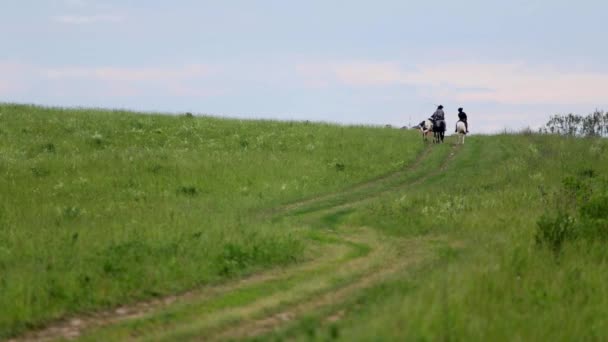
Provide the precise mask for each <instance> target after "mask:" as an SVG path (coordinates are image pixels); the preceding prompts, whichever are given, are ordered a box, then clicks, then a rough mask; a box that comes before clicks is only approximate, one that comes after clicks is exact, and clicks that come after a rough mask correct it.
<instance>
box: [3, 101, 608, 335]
mask: <svg viewBox="0 0 608 342" xmlns="http://www.w3.org/2000/svg"><path fill="white" fill-rule="evenodd" d="M450 139H451V138H448V142H447V143H446V144H443V145H440V146H427V145H424V144H423V143H422V142H421V141H420V137H419V135H418V133H417V132H412V131H403V130H396V129H386V128H374V127H343V126H334V125H327V124H317V123H296V122H293V123H290V122H274V121H240V120H225V119H217V118H211V117H187V116H164V115H149V114H137V113H130V112H121V111H103V110H89V109H82V110H60V109H48V108H40V107H32V106H22V105H9V104H6V105H1V106H0V174H2V177H1V178H0V193H1V200H0V308H1V309H0V339H1V338H6V337H11V336H23V337H24V338H26V339H27V338H36V337H42V336H51V337H55V338H62V337H63V338H66V337H80V338H82V339H84V340H124V339H137V340H168V341H170V340H176V339H179V340H197V339H200V338H207V339H219V340H226V339H261V340H275V339H279V340H280V339H296V340H327V339H342V340H345V341H351V340H404V339H406V340H437V339H446V340H447V339H455V340H471V339H473V340H517V339H519V340H549V339H555V340H574V339H576V340H601V339H604V338H606V336H608V322H607V321H606V320H605V316H606V313H607V311H608V310H607V309H606V307H608V305H607V304H608V303H607V301H608V299H607V298H608V296H606V295H607V294H608V285H607V284H606V283H605V281H604V279H605V278H606V276H607V275H608V274H607V273H608V272H607V271H608V270H607V269H606V266H607V261H608V251H607V250H606V248H605V247H606V241H607V238H608V157H607V152H608V143H607V142H606V140H604V139H574V138H562V137H558V136H550V135H534V134H502V135H493V136H472V137H469V138H467V141H466V144H465V145H464V146H454V145H452V143H451V140H450ZM168 299H170V300H168ZM116 308H122V309H123V311H125V312H127V313H128V312H131V314H132V315H131V316H129V314H127V313H121V311H117V310H116ZM134 313H136V314H134ZM74 319H77V320H78V322H79V324H80V326H81V327H76V328H74V327H72V328H73V329H75V330H76V331H77V334H75V335H73V336H67V335H61V334H59V335H52V333H51V330H52V329H50V328H49V329H46V330H45V327H51V328H52V327H62V326H64V327H68V326H70V324H71V325H75V324H73V322H74ZM55 330H60V329H55ZM45 334H48V335H45Z"/></svg>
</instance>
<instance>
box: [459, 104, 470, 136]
mask: <svg viewBox="0 0 608 342" xmlns="http://www.w3.org/2000/svg"><path fill="white" fill-rule="evenodd" d="M458 120H459V121H462V122H464V127H465V128H466V130H467V133H469V123H468V122H467V113H465V112H464V111H463V110H462V107H460V108H458ZM456 124H458V122H456ZM456 133H458V130H456Z"/></svg>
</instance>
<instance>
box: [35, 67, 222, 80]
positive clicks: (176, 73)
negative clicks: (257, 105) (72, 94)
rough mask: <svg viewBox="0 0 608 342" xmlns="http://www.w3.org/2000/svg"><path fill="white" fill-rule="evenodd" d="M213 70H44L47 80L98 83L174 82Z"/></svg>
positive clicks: (76, 68)
mask: <svg viewBox="0 0 608 342" xmlns="http://www.w3.org/2000/svg"><path fill="white" fill-rule="evenodd" d="M212 71H213V68H211V67H209V66H206V65H202V64H191V65H186V66H182V67H176V68H166V67H146V68H142V67H137V68H127V67H64V68H50V69H45V70H44V74H45V76H46V77H47V78H49V79H54V80H59V79H63V80H67V79H90V80H99V81H127V82H144V81H172V80H173V81H175V80H185V79H193V78H200V77H204V76H208V75H209V74H211V73H212Z"/></svg>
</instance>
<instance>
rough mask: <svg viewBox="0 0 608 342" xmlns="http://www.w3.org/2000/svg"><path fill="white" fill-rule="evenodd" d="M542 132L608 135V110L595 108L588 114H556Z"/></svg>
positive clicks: (591, 135) (570, 134) (592, 135)
mask: <svg viewBox="0 0 608 342" xmlns="http://www.w3.org/2000/svg"><path fill="white" fill-rule="evenodd" d="M540 132H541V133H549V134H561V135H567V136H579V137H606V136H608V112H604V111H600V110H597V109H596V110H595V111H594V112H593V113H591V114H588V115H585V116H583V115H577V114H572V113H570V114H556V115H553V116H551V117H550V119H549V121H548V122H547V123H546V124H545V127H543V128H541V129H540Z"/></svg>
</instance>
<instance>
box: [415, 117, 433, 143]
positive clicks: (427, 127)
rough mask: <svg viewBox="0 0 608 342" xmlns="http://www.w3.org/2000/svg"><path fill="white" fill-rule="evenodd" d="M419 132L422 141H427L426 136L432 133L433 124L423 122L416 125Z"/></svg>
mask: <svg viewBox="0 0 608 342" xmlns="http://www.w3.org/2000/svg"><path fill="white" fill-rule="evenodd" d="M418 127H419V128H420V132H422V141H429V138H428V135H429V134H432V133H433V122H432V121H431V120H424V121H422V122H421V123H420V125H418Z"/></svg>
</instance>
